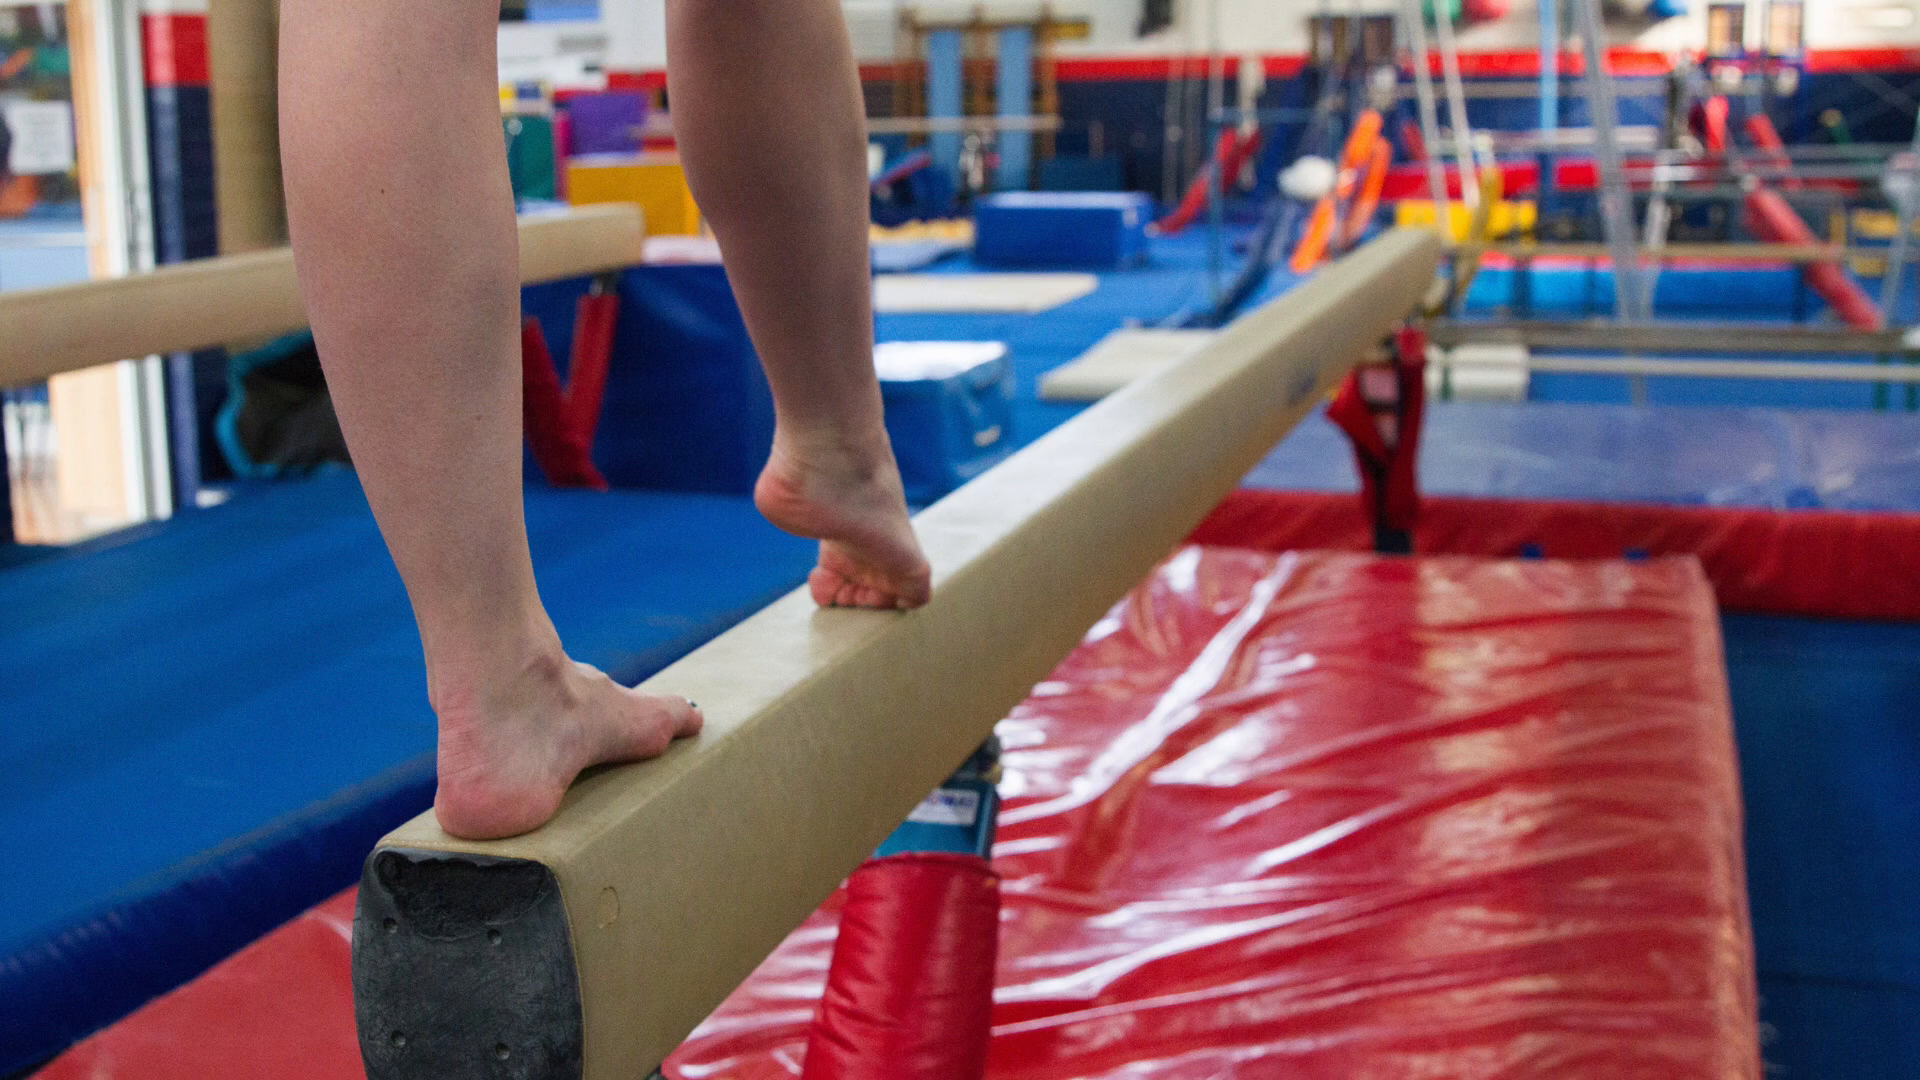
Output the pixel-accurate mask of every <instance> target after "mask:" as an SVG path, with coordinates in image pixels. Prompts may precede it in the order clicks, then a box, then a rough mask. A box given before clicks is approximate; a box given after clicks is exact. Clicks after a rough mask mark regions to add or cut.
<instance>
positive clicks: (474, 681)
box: [427, 624, 573, 720]
mask: <svg viewBox="0 0 1920 1080" xmlns="http://www.w3.org/2000/svg"><path fill="white" fill-rule="evenodd" d="M572 671H573V661H572V660H571V659H570V658H568V656H567V654H566V651H565V650H564V649H563V648H561V645H560V637H559V635H558V634H557V633H555V632H554V631H553V628H552V625H551V624H548V625H547V626H546V628H545V632H544V633H541V632H539V631H538V630H533V631H531V632H529V633H527V634H525V635H522V636H518V637H515V638H511V639H508V640H504V641H501V642H498V643H493V644H489V645H487V646H485V647H478V648H466V649H458V650H443V651H441V652H439V653H438V654H431V653H430V655H429V657H428V660H427V697H428V700H429V702H430V703H431V704H432V705H433V711H434V713H435V715H437V716H439V717H440V718H441V719H442V720H446V719H449V718H466V717H484V716H487V715H490V714H493V713H495V712H498V711H500V710H502V709H512V708H514V707H515V706H516V705H519V704H525V701H524V700H523V699H526V698H529V697H560V698H565V697H566V696H568V694H569V693H570V690H571V683H570V682H569V679H568V676H569V675H570V674H571V673H572Z"/></svg>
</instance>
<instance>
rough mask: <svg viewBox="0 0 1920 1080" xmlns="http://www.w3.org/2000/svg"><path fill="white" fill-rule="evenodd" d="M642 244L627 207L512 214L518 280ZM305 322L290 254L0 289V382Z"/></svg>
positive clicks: (581, 271)
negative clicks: (516, 234) (516, 231)
mask: <svg viewBox="0 0 1920 1080" xmlns="http://www.w3.org/2000/svg"><path fill="white" fill-rule="evenodd" d="M643 239H644V236H643V231H642V229H641V221H640V211H639V209H638V208H637V207H633V206H595V207H588V208H582V209H578V210H569V211H563V212H556V213H551V214H530V215H528V216H526V217H523V218H521V219H520V280H521V281H522V282H523V283H532V282H537V281H553V280H557V279H559V278H569V277H580V276H583V275H586V274H596V273H600V272H602V271H606V270H618V269H621V268H623V267H628V266H633V265H635V264H637V263H639V262H640V261H641V244H642V241H643ZM306 325H307V308H306V303H305V301H303V300H302V299H301V297H300V282H299V280H298V279H297V278H296V277H295V276H294V272H293V250H292V249H291V248H276V249H274V250H272V251H260V252H252V253H249V254H246V255H227V256H221V257H218V258H211V259H195V260H193V261H191V262H183V263H176V264H173V265H171V266H163V267H161V268H159V269H157V270H152V271H148V272H146V273H140V274H129V275H128V276H126V277H118V278H104V279H102V280H99V281H86V282H81V283H79V284H75V285H61V286H57V287H55V288H51V289H27V290H23V291H21V292H12V293H0V386H18V385H21V384H24V383H32V382H39V381H41V380H43V379H46V378H49V377H51V376H54V375H58V374H61V373H62V372H67V371H77V370H79V369H81V368H88V367H93V366H95V365H96V364H109V363H112V362H114V361H116V360H125V359H128V358H130V357H140V356H148V355H151V354H153V353H172V352H189V351H192V350H194V349H205V348H210V347H212V346H216V345H226V344H228V343H230V342H240V341H257V340H261V339H264V338H270V337H277V336H279V335H281V334H287V333H292V332H293V331H295V330H298V329H300V328H302V327H304V326H306Z"/></svg>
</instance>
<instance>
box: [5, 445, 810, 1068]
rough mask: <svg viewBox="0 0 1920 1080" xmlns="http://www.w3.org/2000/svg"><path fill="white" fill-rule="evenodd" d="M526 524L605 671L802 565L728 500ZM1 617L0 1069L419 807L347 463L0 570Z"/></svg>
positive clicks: (199, 958)
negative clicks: (340, 469)
mask: <svg viewBox="0 0 1920 1080" xmlns="http://www.w3.org/2000/svg"><path fill="white" fill-rule="evenodd" d="M527 513H528V531H529V535H530V538H531V541H532V545H533V551H534V557H535V562H536V565H537V567H538V570H539V573H540V582H541V591H542V595H543V597H544V598H545V600H546V602H547V604H548V607H549V609H550V610H551V611H552V613H553V616H554V620H555V623H556V624H557V625H558V627H559V629H560V632H561V636H562V639H563V640H564V641H566V642H567V643H568V646H569V648H570V649H571V650H572V651H573V653H574V655H575V656H577V657H578V658H580V659H583V660H586V661H588V662H591V663H594V664H597V665H599V666H601V667H602V668H604V669H606V670H607V671H608V672H609V673H610V674H612V675H614V676H615V677H616V678H619V679H622V680H624V681H627V682H632V681H636V680H637V679H639V678H641V677H643V676H645V675H647V674H650V673H651V672H652V671H654V670H657V669H658V668H660V667H662V666H664V665H665V664H666V663H668V662H669V661H671V660H672V659H674V658H676V657H678V656H680V655H682V654H684V653H686V652H687V651H690V650H691V649H693V648H694V647H696V646H698V645H699V644H700V643H702V642H704V641H705V640H707V639H709V638H710V637H712V636H713V635H715V634H717V633H719V632H720V631H721V630H723V629H725V628H726V627H727V626H730V625H732V624H733V623H734V622H737V621H738V620H739V619H741V618H744V617H745V616H746V615H748V614H750V613H751V612H753V611H755V610H757V609H758V608H760V607H762V606H764V605H765V604H766V603H768V602H770V601H771V600H772V599H774V598H775V597H777V596H778V595H780V594H781V593H783V592H785V591H786V590H788V589H789V588H791V587H793V586H794V585H796V584H798V583H799V582H800V581H801V580H803V579H804V576H805V574H806V571H807V569H808V568H809V567H810V566H811V565H812V559H813V545H812V544H810V543H808V542H807V541H804V540H800V539H798V538H795V537H790V536H787V535H785V534H783V533H781V532H779V531H778V530H776V529H774V528H773V527H772V526H771V525H768V524H767V523H766V522H765V521H764V520H762V519H761V518H760V517H759V515H758V514H757V513H756V512H755V511H754V510H753V508H752V506H751V505H750V504H749V503H748V502H747V501H746V500H744V499H735V498H721V497H713V496H699V495H670V494H657V493H616V494H609V495H597V494H592V493H576V492H555V491H549V490H543V489H536V490H530V491H529V492H528V511H527ZM0 611H5V612H7V616H8V617H7V618H6V619H5V620H4V621H0V687H4V690H0V768H4V770H5V774H6V775H7V777H8V783H7V785H6V786H5V787H4V788H0V827H3V828H4V829H5V830H6V833H7V835H8V837H9V840H10V845H9V846H10V850H9V853H8V854H9V861H8V873H6V874H5V875H0V1001H5V1002H7V1003H8V1007H7V1008H6V1009H4V1010H0V1075H8V1074H10V1073H12V1072H14V1071H16V1070H18V1069H20V1068H24V1067H26V1066H28V1065H31V1064H33V1063H34V1062H35V1061H37V1060H38V1059H40V1058H41V1057H44V1056H46V1055H48V1054H51V1053H53V1052H55V1051H57V1050H59V1049H60V1048H61V1047H63V1046H65V1045H66V1044H67V1043H70V1042H71V1041H73V1040H74V1039H76V1038H78V1037H81V1036H83V1035H85V1034H86V1033H88V1032H89V1031H92V1030H94V1029H95V1028H97V1027H99V1026H100V1025H102V1024H105V1023H107V1022H110V1021H112V1020H113V1019H116V1018H117V1017H118V1016H120V1015H123V1014H124V1013H125V1012H126V1011H127V1010H128V1009H129V1008H131V1007H132V1006H135V1005H137V1004H139V1002H141V1001H144V1000H146V999H147V998H149V997H151V996H153V995H155V994H158V993H161V992H163V991H165V990H167V989H169V988H171V987H172V986H174V985H177V984H179V983H180V982H182V981H185V980H186V979H188V978H191V977H192V976H193V975H195V974H197V973H198V972H200V971H201V970H204V969H205V968H206V967H207V966H209V965H210V964H212V963H213V962H215V961H217V960H218V959H220V958H221V957H222V956H224V955H226V954H227V953H228V952H231V951H232V950H233V949H234V948H235V947H237V946H239V945H240V944H243V943H245V942H246V941H249V940H252V939H253V938H255V937H257V936H259V935H260V934H261V933H264V932H265V931H266V930H268V929H270V928H271V927H273V926H275V925H277V924H278V923H280V922H283V921H284V920H286V919H288V918H291V917H292V916H293V915H295V914H297V913H298V912H300V911H301V910H304V909H305V908H306V907H308V906H311V905H312V904H313V903H316V902H318V901H319V900H321V899H324V898H325V897H326V896H328V895H330V894H331V893H333V892H336V891H338V890H339V889H341V888H344V887H346V886H347V885H348V884H350V883H351V882H352V881H353V880H354V879H355V878H356V877H357V875H358V868H359V862H360V860H361V859H362V858H363V857H364V856H365V854H366V851H367V849H368V848H369V846H370V845H371V843H372V841H373V840H374V839H375V838H377V837H378V836H379V835H380V834H381V833H382V832H384V831H385V830H386V829H388V828H390V827H392V826H393V825H395V824H397V823H398V822H399V821H401V820H404V819H405V818H406V817H408V816H410V815H411V814H413V813H417V812H418V811H420V810H422V809H424V808H425V806H426V805H427V802H428V800H429V799H430V796H431V791H432V769H431V758H430V757H423V755H430V753H431V751H432V748H433V741H434V723H433V716H432V713H431V711H430V710H429V709H428V707H427V700H426V684H425V679H424V675H423V672H422V665H421V660H420V652H419V643H418V640H417V636H416V634H415V631H414V628H413V623H412V618H411V614H410V611H409V608H408V606H407V601H406V596H405V593H404V591H403V590H402V588H401V585H400V581H399V577H398V575H397V574H396V573H395V572H394V570H393V568H392V564H391V562H390V560H389V559H388V557H387V555H386V551H385V548H384V546H383V545H382V544H381V541H380V537H379V533H378V531H377V529H376V527H375V525H374V522H373V519H372V516H371V514H369V513H368V511H367V509H366V503H365V500H364V498H363V497H362V495H361V493H360V490H359V486H358V483H357V481H356V479H355V478H354V477H353V476H352V475H350V474H344V473H342V474H325V475H322V476H319V477H316V478H314V479H312V480H309V481H305V482H299V483H289V484H286V485H284V486H281V485H275V486H273V487H272V489H271V490H267V491H264V492H258V493H250V494H247V495H243V496H242V497H240V498H237V499H236V500H235V501H234V502H233V503H230V504H228V505H227V506H223V507H220V508H218V509H215V510H210V511H204V512H200V513H191V514H186V515H182V516H181V517H179V518H176V519H175V520H174V521H172V522H168V523H166V524H164V525H155V526H147V527H143V528H139V529H133V530H128V531H127V532H126V533H125V534H122V535H117V536H115V537H113V538H110V539H109V540H106V541H103V542H100V543H96V544H91V545H85V546H83V547H82V548H80V549H78V550H74V551H67V552H61V553H59V554H54V555H48V556H45V557H42V558H40V559H38V560H37V561H34V562H31V563H28V564H26V565H24V566H17V567H14V568H12V569H10V570H8V571H7V572H6V573H4V574H0ZM343 793H344V794H343Z"/></svg>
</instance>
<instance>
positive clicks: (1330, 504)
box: [1192, 491, 1920, 619]
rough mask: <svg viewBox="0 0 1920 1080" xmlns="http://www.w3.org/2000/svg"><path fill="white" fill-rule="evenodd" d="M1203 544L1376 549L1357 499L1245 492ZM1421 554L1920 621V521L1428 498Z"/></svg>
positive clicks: (1765, 607)
mask: <svg viewBox="0 0 1920 1080" xmlns="http://www.w3.org/2000/svg"><path fill="white" fill-rule="evenodd" d="M1192 540H1193V542H1194V543H1197V544H1233V545H1237V546H1240V547H1250V548H1258V549H1260V550H1262V551H1293V550H1301V549H1307V548H1331V549H1334V550H1340V551H1366V550H1371V548H1372V545H1373V534H1372V532H1371V531H1370V529H1369V528H1368V526H1367V523H1366V521H1365V520H1364V519H1363V518H1362V516H1361V511H1360V504H1359V500H1358V499H1357V498H1356V497H1355V496H1352V495H1338V494H1326V495H1323V494H1314V493H1302V492H1279V491H1238V492H1235V493H1234V494H1233V495H1231V496H1229V497H1228V498H1227V500H1226V501H1225V502H1223V503H1221V504H1220V506H1219V507H1218V508H1217V509H1216V510H1214V512H1213V514H1212V515H1211V516H1209V517H1208V518H1207V520H1206V521H1204V522H1202V523H1201V525H1200V527H1199V528H1198V529H1196V530H1195V531H1194V533H1193V536H1192ZM1414 544H1415V549H1416V550H1417V551H1419V552H1421V553H1422V554H1436V555H1491V556H1496V557H1500V558H1511V557H1515V556H1518V555H1522V554H1527V553H1529V550H1530V548H1534V549H1537V550H1538V552H1539V553H1540V554H1543V555H1545V556H1547V557H1549V558H1561V559H1617V558H1620V557H1621V556H1622V555H1623V554H1629V553H1637V554H1646V555H1693V556H1695V557H1697V558H1699V560H1700V562H1701V563H1702V565H1704V566H1705V567H1706V570H1707V577H1708V579H1709V580H1711V581H1712V582H1713V588H1714V593H1715V595H1716V596H1718V598H1719V601H1720V606H1721V607H1723V608H1725V609H1727V610H1729V611H1743V612H1757V613H1771V614H1779V615H1820V616H1829V617H1834V618H1852V619H1920V514H1860V513H1843V512H1840V511H1832V510H1787V511H1780V510H1764V509H1749V508H1744V507H1704V506H1660V505H1654V504H1640V503H1597V502H1596V503H1590V502H1562V501H1553V500H1537V499H1480V498H1462V497H1452V496H1431V495H1430V496H1426V497H1425V498H1424V499H1423V500H1422V501H1421V517H1420V525H1419V528H1418V529H1416V530H1415V533H1414Z"/></svg>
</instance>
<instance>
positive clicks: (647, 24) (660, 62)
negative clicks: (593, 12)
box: [600, 0, 667, 71]
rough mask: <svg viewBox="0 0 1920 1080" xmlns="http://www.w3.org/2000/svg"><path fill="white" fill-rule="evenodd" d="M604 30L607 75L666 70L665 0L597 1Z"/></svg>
mask: <svg viewBox="0 0 1920 1080" xmlns="http://www.w3.org/2000/svg"><path fill="white" fill-rule="evenodd" d="M600 21H601V22H603V23H605V24H606V26H607V69H608V70H609V71H659V70H660V69H662V68H664V67H666V66H667V0H600Z"/></svg>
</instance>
